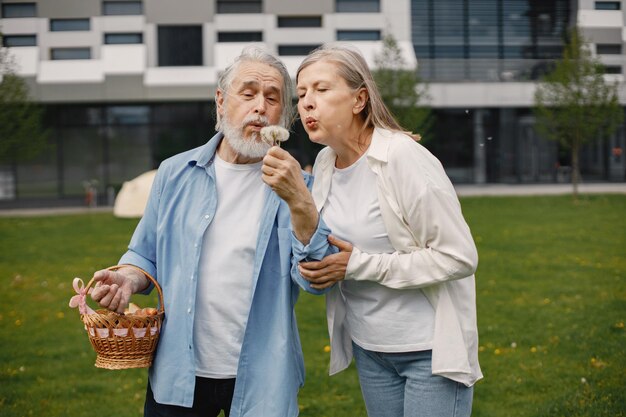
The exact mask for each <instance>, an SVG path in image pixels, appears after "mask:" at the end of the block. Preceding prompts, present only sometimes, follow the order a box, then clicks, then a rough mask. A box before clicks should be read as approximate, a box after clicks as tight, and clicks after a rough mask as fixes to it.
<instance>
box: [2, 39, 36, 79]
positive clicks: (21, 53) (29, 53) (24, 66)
mask: <svg viewBox="0 0 626 417" xmlns="http://www.w3.org/2000/svg"><path fill="white" fill-rule="evenodd" d="M9 54H10V56H11V57H12V58H13V60H14V63H15V66H16V68H15V72H16V73H17V74H18V75H21V76H23V77H28V76H31V77H32V76H35V75H37V70H38V69H39V48H37V47H36V46H25V47H20V48H11V49H10V51H9Z"/></svg>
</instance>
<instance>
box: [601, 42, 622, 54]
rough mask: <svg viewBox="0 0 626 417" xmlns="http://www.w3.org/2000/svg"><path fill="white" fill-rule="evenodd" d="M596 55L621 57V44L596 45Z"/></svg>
mask: <svg viewBox="0 0 626 417" xmlns="http://www.w3.org/2000/svg"><path fill="white" fill-rule="evenodd" d="M596 54H598V55H621V54H622V44H621V43H598V44H596Z"/></svg>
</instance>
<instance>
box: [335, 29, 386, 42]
mask: <svg viewBox="0 0 626 417" xmlns="http://www.w3.org/2000/svg"><path fill="white" fill-rule="evenodd" d="M337 40H338V41H379V40H380V30H338V31H337Z"/></svg>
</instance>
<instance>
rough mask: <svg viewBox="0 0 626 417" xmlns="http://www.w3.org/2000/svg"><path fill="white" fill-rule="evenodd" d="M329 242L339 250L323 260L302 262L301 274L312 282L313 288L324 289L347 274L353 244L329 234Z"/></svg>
mask: <svg viewBox="0 0 626 417" xmlns="http://www.w3.org/2000/svg"><path fill="white" fill-rule="evenodd" d="M328 242H329V243H330V244H331V245H334V246H336V247H337V248H339V252H337V253H334V254H332V255H328V256H326V257H324V259H322V260H321V261H314V262H300V265H299V266H298V269H299V271H300V274H301V275H302V276H303V277H304V278H305V279H306V280H307V281H309V282H310V283H311V288H315V289H316V290H322V289H324V288H328V287H330V286H331V285H334V284H335V283H336V282H339V281H341V280H342V279H344V278H345V276H346V269H347V267H348V261H349V260H350V255H351V254H352V244H351V243H350V242H346V241H345V240H341V239H338V238H336V237H335V236H332V235H331V236H328Z"/></svg>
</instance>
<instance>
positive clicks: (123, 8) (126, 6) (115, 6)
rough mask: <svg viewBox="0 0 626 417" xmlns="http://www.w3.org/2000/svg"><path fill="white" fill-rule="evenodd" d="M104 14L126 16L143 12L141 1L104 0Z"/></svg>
mask: <svg viewBox="0 0 626 417" xmlns="http://www.w3.org/2000/svg"><path fill="white" fill-rule="evenodd" d="M102 14H103V15H105V16H126V15H141V14H143V4H142V3H141V2H140V1H103V2H102Z"/></svg>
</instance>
